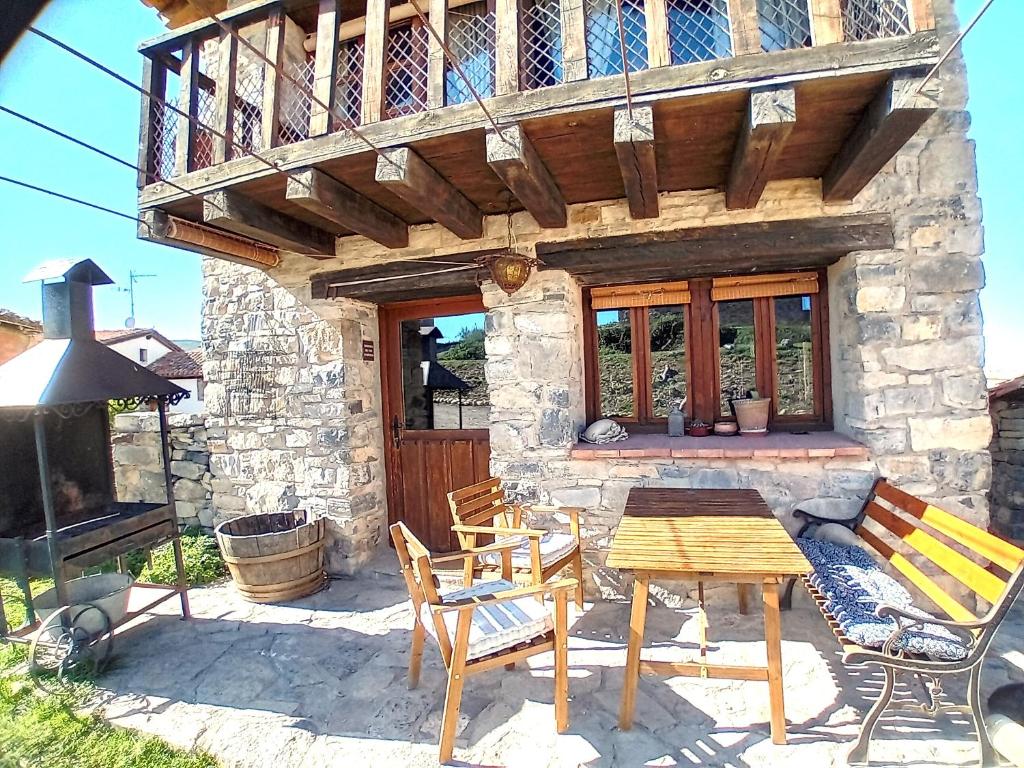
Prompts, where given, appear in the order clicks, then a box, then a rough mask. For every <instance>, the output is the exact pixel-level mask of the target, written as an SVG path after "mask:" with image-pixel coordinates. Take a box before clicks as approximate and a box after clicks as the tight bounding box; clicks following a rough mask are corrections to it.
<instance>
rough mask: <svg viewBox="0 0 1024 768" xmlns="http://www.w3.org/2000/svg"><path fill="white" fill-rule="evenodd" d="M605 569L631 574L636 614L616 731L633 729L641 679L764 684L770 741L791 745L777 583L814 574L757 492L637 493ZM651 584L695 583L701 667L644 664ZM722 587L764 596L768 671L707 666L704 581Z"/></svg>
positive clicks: (632, 620) (635, 490)
mask: <svg viewBox="0 0 1024 768" xmlns="http://www.w3.org/2000/svg"><path fill="white" fill-rule="evenodd" d="M607 564H608V566H609V567H611V568H618V569H620V570H625V571H632V572H633V573H634V575H635V580H634V583H633V608H632V613H631V615H630V620H629V649H628V652H627V654H626V682H625V687H624V688H623V691H622V707H621V709H620V710H619V727H620V728H621V729H623V730H629V729H630V728H631V727H632V725H633V708H634V705H635V703H636V687H637V682H638V681H639V678H640V675H641V674H643V673H651V674H660V675H671V676H676V675H686V676H690V677H705V678H725V679H730V680H764V681H766V682H767V683H768V692H769V700H770V703H771V732H772V742H774V743H775V744H785V743H786V715H785V708H784V702H783V692H782V647H781V646H782V623H781V618H780V615H779V593H778V584H780V583H781V582H782V581H783V580H785V579H787V578H789V577H793V576H801V575H803V574H805V573H808V572H809V571H810V570H811V566H810V563H808V562H807V559H806V558H805V557H804V556H803V553H802V552H801V551H800V549H799V547H797V546H796V544H795V543H794V541H793V539H792V537H791V536H790V535H789V534H788V533H787V532H786V529H785V528H783V527H782V524H781V523H780V522H779V521H778V520H777V519H776V518H775V516H774V515H773V514H772V512H771V510H770V509H768V505H767V504H765V502H764V499H763V498H761V494H759V493H758V492H757V491H754V490H689V489H682V488H633V489H632V490H631V491H630V492H629V497H628V498H627V500H626V510H625V512H624V513H623V516H622V521H621V522H620V523H619V528H618V530H617V531H616V532H615V538H614V540H613V541H612V546H611V551H610V552H609V553H608V560H607ZM651 579H656V580H687V581H696V582H697V584H698V596H699V600H698V606H699V621H700V660H699V661H697V662H691V663H679V662H666V661H658V662H656V661H643V660H641V658H640V648H641V646H642V645H643V640H644V621H645V619H646V616H647V592H648V588H649V585H650V581H651ZM706 581H724V582H731V583H734V584H737V585H741V600H740V605H741V609H742V608H743V604H744V602H745V600H744V599H743V597H744V595H743V592H742V590H743V589H745V587H746V585H749V584H760V585H761V587H762V593H763V595H764V597H763V600H764V633H765V643H766V645H767V647H768V665H767V666H766V667H746V666H731V665H724V664H709V663H708V659H707V613H706V612H705V607H704V582H706Z"/></svg>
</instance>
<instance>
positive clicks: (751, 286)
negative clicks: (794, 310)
mask: <svg viewBox="0 0 1024 768" xmlns="http://www.w3.org/2000/svg"><path fill="white" fill-rule="evenodd" d="M817 292H818V273H817V272H794V273H792V274H788V275H743V276H741V277H716V278H715V279H714V281H713V282H712V284H711V300H712V301H733V300H735V299H757V298H761V297H762V296H809V295H813V294H816V293H817Z"/></svg>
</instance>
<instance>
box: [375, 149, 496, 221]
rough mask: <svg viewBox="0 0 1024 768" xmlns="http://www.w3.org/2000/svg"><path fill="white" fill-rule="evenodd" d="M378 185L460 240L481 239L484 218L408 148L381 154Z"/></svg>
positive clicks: (446, 181)
mask: <svg viewBox="0 0 1024 768" xmlns="http://www.w3.org/2000/svg"><path fill="white" fill-rule="evenodd" d="M384 155H385V157H378V158H377V172H376V175H375V178H376V179H377V182H378V183H379V184H380V185H381V186H383V187H385V188H386V189H388V190H389V191H391V192H393V193H394V194H396V195H398V196H399V197H400V198H402V199H403V200H405V202H407V203H408V204H409V205H411V206H412V207H413V208H415V209H417V210H418V211H419V212H420V213H422V214H423V215H424V216H429V217H430V218H432V219H433V220H434V221H436V222H437V223H438V224H440V225H441V226H443V227H445V228H446V229H448V230H450V231H451V232H453V233H454V234H456V235H458V236H459V237H461V238H462V239H463V240H475V239H477V238H479V237H481V236H482V235H483V232H484V215H483V213H481V212H480V209H479V208H477V207H476V206H475V205H473V203H471V202H470V201H469V200H468V199H467V198H466V196H465V195H463V194H462V193H461V192H459V190H457V189H456V188H455V187H454V186H452V184H451V182H449V181H448V180H447V179H445V178H444V177H442V176H441V174H439V173H438V172H437V171H435V170H434V169H433V168H431V167H430V166H429V165H427V163H426V161H424V160H423V158H422V157H420V156H419V155H417V154H416V153H415V152H413V151H412V150H411V149H410V148H409V147H397V148H395V149H386V150H384Z"/></svg>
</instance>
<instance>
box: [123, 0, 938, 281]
mask: <svg viewBox="0 0 1024 768" xmlns="http://www.w3.org/2000/svg"><path fill="white" fill-rule="evenodd" d="M900 1H901V2H903V3H905V5H906V9H907V10H906V21H905V25H904V27H903V28H901V29H899V30H895V31H888V32H884V33H879V34H880V35H881V36H878V37H877V39H865V37H864V35H863V34H861V33H855V32H851V31H850V30H846V29H844V27H843V24H844V23H846V22H844V21H843V18H844V17H843V13H842V11H841V5H840V3H839V2H838V0H813V2H810V3H809V6H808V14H809V15H808V24H809V26H810V28H811V29H812V33H813V34H812V39H811V40H810V41H809V42H808V41H804V42H802V43H797V42H794V43H793V45H792V46H791V47H789V48H788V49H785V50H773V51H771V52H768V51H767V49H766V48H765V47H763V46H764V45H766V43H764V42H763V41H762V40H761V37H760V35H761V33H760V32H759V31H758V21H757V13H758V11H757V7H756V6H757V4H755V3H752V2H750V1H749V0H728V2H729V17H730V19H731V43H732V44H731V52H732V54H733V55H732V56H731V57H725V58H721V57H720V54H719V55H718V56H719V57H715V56H714V55H709V56H708V60H704V61H697V62H695V63H678V62H677V61H675V60H674V59H673V54H672V51H671V49H670V45H669V41H670V37H671V35H672V34H678V30H677V31H676V32H675V33H673V32H672V30H671V29H669V27H671V25H672V24H673V23H675V22H673V21H672V17H671V16H669V15H667V14H668V11H667V10H666V6H665V5H664V4H663V3H657V2H651V3H650V4H649V7H647V8H646V11H647V13H646V17H645V18H646V25H647V31H646V34H647V38H648V40H649V45H648V47H647V53H646V59H645V61H644V66H643V67H642V68H641V69H640V71H636V72H631V74H630V77H629V81H630V82H629V84H628V90H629V99H628V103H627V98H626V96H627V83H625V82H624V79H623V77H622V76H621V74H620V75H617V76H616V74H615V73H614V71H613V72H610V73H606V72H603V73H598V72H594V71H592V67H593V60H592V58H590V57H592V55H593V51H588V48H587V45H588V43H587V40H586V36H585V35H583V34H582V32H583V25H584V23H585V16H586V13H587V12H588V11H586V9H577V12H573V10H572V9H573V8H574V7H575V6H573V5H572V3H571V2H570V0H563V4H564V5H566V7H564V8H563V9H562V11H563V12H562V14H561V20H560V23H561V24H562V25H563V30H562V31H563V35H562V38H561V39H562V49H561V51H560V52H558V55H560V56H561V59H562V62H563V66H564V71H563V72H562V74H561V75H559V76H558V77H557V78H555V79H553V80H551V81H549V82H543V83H541V85H540V87H538V86H537V84H536V83H533V84H527V82H526V80H524V79H523V78H524V75H523V74H522V72H523V71H524V70H523V67H525V66H526V65H527V63H528V62H527V61H526V60H525V59H524V58H523V57H525V56H527V53H524V50H525V49H524V48H523V45H522V44H523V40H522V39H521V38H522V37H523V35H526V34H528V33H527V32H526V31H524V27H523V26H522V19H521V18H520V14H521V13H522V11H521V9H520V8H519V7H518V3H515V2H500V3H497V4H495V5H494V6H493V9H492V10H491V11H488V13H490V14H491V17H493V20H492V22H489V23H493V25H494V26H493V29H492V32H491V34H493V35H494V38H493V40H494V42H493V45H494V49H493V57H492V58H491V59H489V64H488V66H490V67H491V71H490V74H491V76H492V78H493V79H492V80H491V82H492V86H488V87H487V88H486V89H485V93H484V94H483V96H484V105H483V106H484V107H485V108H486V114H485V112H484V111H483V110H482V109H481V106H480V105H478V104H476V103H474V102H473V101H468V102H465V103H456V102H457V101H458V99H454V100H453V97H452V95H451V93H450V92H449V90H448V88H449V86H450V83H449V84H448V85H446V82H447V81H448V80H450V78H449V77H448V75H449V74H451V73H450V72H449V67H450V66H451V65H450V63H449V62H446V60H445V53H444V51H443V50H442V49H441V48H440V47H439V45H438V44H437V43H436V41H435V40H434V39H433V38H423V39H424V40H425V41H426V42H425V43H424V44H425V45H426V49H425V50H426V51H427V52H426V53H425V54H424V56H425V58H424V59H423V60H422V62H421V63H420V64H417V67H421V68H420V69H414V70H409V72H410V73H411V74H410V75H409V77H411V78H412V80H413V81H415V82H413V83H412V86H413V87H414V90H415V93H414V94H413V96H411V97H410V98H413V99H414V102H413V103H412V104H411V105H409V104H405V105H396V104H392V103H391V101H389V99H390V100H393V99H394V98H395V97H394V94H393V93H391V92H390V91H388V86H387V83H388V79H387V78H388V77H391V75H390V74H389V73H390V72H391V71H392V69H393V67H394V66H397V64H396V63H395V62H393V61H391V60H390V59H389V58H388V57H389V56H391V55H392V54H391V53H389V50H390V49H388V48H387V46H388V41H389V40H390V39H391V31H393V30H394V29H397V28H398V27H396V26H395V25H396V24H404V23H405V21H404V20H409V19H412V17H413V16H414V14H413V13H412V11H410V10H408V8H407V7H406V6H407V5H409V4H399V5H396V6H393V7H392V8H391V9H390V10H389V11H387V12H385V10H384V9H385V5H384V4H383V0H367V2H366V9H365V15H363V16H358V15H356V16H352V14H353V13H357V14H358V10H353V9H352V8H344V9H343V7H342V6H341V4H340V2H338V0H319V1H318V2H314V1H313V0H256V1H255V2H250V3H248V4H245V5H242V6H239V7H237V8H235V9H232V10H228V11H225V12H224V13H222V14H221V15H220V18H221V19H222V20H223V21H224V22H225V23H226V24H227V25H228V26H229V27H230V28H231V34H230V35H229V34H226V33H224V32H223V31H222V30H220V29H219V28H218V27H216V26H215V25H214V22H212V21H209V20H200V21H196V22H195V23H192V24H188V25H186V26H183V27H181V28H180V29H178V30H176V31H175V32H173V33H169V34H167V35H163V36H161V37H159V38H157V39H155V40H152V41H149V42H147V43H145V44H143V46H141V48H140V50H141V52H142V53H143V55H144V57H145V64H146V66H145V69H144V83H143V85H144V86H145V87H146V88H147V89H148V90H150V91H151V92H152V93H154V94H155V95H156V96H158V97H161V98H163V97H167V98H172V97H173V98H176V99H177V100H178V103H179V105H181V107H182V109H184V110H185V111H186V112H187V113H188V114H190V115H195V116H196V117H197V119H200V120H201V121H202V120H206V121H212V124H213V127H214V128H215V129H216V130H217V131H220V132H222V133H223V134H224V135H225V136H227V137H228V139H229V140H230V141H233V142H234V143H235V144H234V145H231V146H229V145H228V142H225V141H224V140H222V139H220V138H218V137H217V136H215V135H211V134H210V132H209V131H207V130H206V129H205V128H203V127H202V125H203V123H202V122H200V124H198V125H197V124H194V123H191V122H190V121H188V120H185V119H180V120H177V123H176V126H177V127H176V136H175V137H171V136H170V135H169V134H167V133H162V132H161V131H163V130H165V129H163V128H162V126H163V125H165V124H166V121H167V119H168V116H167V114H165V112H166V110H165V109H164V108H163V107H162V106H161V105H160V104H159V103H158V102H157V101H156V99H149V98H146V99H144V101H143V105H142V113H141V114H142V118H141V141H140V145H141V149H140V165H141V167H142V168H143V171H144V172H143V173H142V174H140V178H139V188H140V189H139V206H140V208H141V209H142V210H143V211H144V212H151V211H162V212H163V213H165V214H167V215H170V216H175V217H177V218H179V219H183V220H186V221H191V222H195V223H198V224H202V225H206V226H209V227H211V228H214V229H218V230H223V231H227V232H231V233H233V234H235V235H241V236H243V237H246V238H249V239H251V240H252V241H254V242H256V243H257V244H260V243H262V244H267V245H268V246H271V247H274V248H276V249H279V250H283V251H289V252H293V253H299V254H303V255H306V256H308V257H313V258H325V257H326V258H330V257H332V256H334V254H335V253H337V252H339V249H340V248H342V244H343V242H344V240H345V238H347V237H350V236H359V237H363V238H368V239H370V240H373V241H376V242H377V243H379V244H380V245H381V246H383V247H384V248H387V249H393V250H401V249H404V248H406V247H407V246H408V242H409V241H408V227H409V225H418V224H425V223H429V222H437V223H439V224H440V225H441V226H443V227H444V228H446V229H448V230H450V231H451V232H453V233H454V234H455V235H457V236H458V237H459V238H462V239H464V240H467V241H474V240H477V239H479V238H480V237H481V234H482V233H483V218H484V217H485V216H489V215H495V214H499V213H502V212H504V210H505V209H506V208H507V207H508V206H509V205H510V203H509V200H510V194H511V208H512V209H513V210H527V211H529V213H530V214H531V215H532V217H533V218H534V219H535V220H536V221H537V223H538V224H539V225H540V226H541V227H542V228H544V229H548V230H558V229H561V228H564V227H565V226H566V222H567V215H566V210H567V206H571V205H573V204H579V203H587V202H594V201H598V200H612V199H620V198H625V199H626V200H627V201H628V204H629V212H630V215H631V216H632V217H633V218H637V219H641V218H651V217H656V216H658V215H659V213H660V210H659V208H660V206H659V199H658V196H659V193H665V192H673V191H680V190H698V189H714V188H719V189H723V190H724V191H725V193H726V202H727V206H728V207H729V208H750V207H754V206H756V205H757V204H758V201H759V199H760V197H761V193H762V191H763V190H764V188H765V186H766V185H767V184H769V183H771V182H773V181H779V180H786V179H797V178H821V179H822V190H823V191H822V194H823V198H824V199H825V200H829V201H832V200H850V199H852V198H853V197H854V196H855V195H856V194H857V193H858V192H859V191H860V190H861V189H863V188H864V186H865V185H867V184H868V183H869V182H870V180H871V179H872V178H873V177H874V176H875V174H876V173H877V172H878V171H879V170H880V169H881V167H882V166H883V165H884V164H885V163H886V162H887V161H888V160H889V159H890V158H891V157H892V156H893V155H894V154H895V153H896V152H897V151H898V150H899V149H900V148H901V147H902V146H903V145H904V143H905V142H906V141H907V140H908V139H909V138H910V137H911V136H912V135H913V134H914V132H915V131H916V130H917V129H918V128H919V127H920V126H921V124H922V123H923V122H924V121H925V120H926V119H927V118H928V117H929V116H930V115H931V114H932V113H933V112H934V111H935V109H936V108H937V97H938V90H937V85H936V84H935V82H934V81H932V82H931V83H930V84H929V86H928V87H925V88H921V83H922V77H923V74H924V72H925V71H926V70H927V69H928V68H929V67H931V66H932V65H934V64H935V63H936V62H937V60H938V56H939V44H938V38H937V35H936V32H935V31H934V19H933V16H932V12H931V5H930V0H900ZM462 4H463V3H462V2H461V1H460V0H450V2H448V3H447V4H445V3H438V2H434V3H429V4H426V5H429V6H430V10H431V11H432V13H433V16H434V21H433V22H432V23H433V24H434V26H435V27H438V29H439V30H440V31H441V32H442V33H445V29H446V28H447V27H446V16H445V8H446V7H447V8H448V9H449V12H450V10H451V9H452V8H456V7H458V6H460V5H462ZM569 6H572V7H569ZM409 7H410V8H411V6H409ZM388 17H389V18H388ZM491 17H488V18H491ZM389 20H390V26H389ZM261 30H265V35H266V37H265V40H266V42H265V44H264V50H265V52H266V55H267V56H268V58H269V59H270V60H271V61H273V62H276V64H275V66H269V65H266V64H264V63H263V62H257V61H256V60H255V59H254V57H253V56H252V54H251V52H250V51H248V50H247V46H248V45H249V43H248V42H247V40H248V38H251V39H255V40H262V39H263V38H260V37H259V35H261V34H263V32H262V31H261ZM516 30H518V32H516ZM297 33H305V34H306V36H307V39H306V43H305V46H304V48H305V53H304V54H303V53H302V52H301V51H296V50H291V53H290V54H287V55H291V56H292V57H293V58H292V59H286V58H285V56H286V53H285V50H286V49H287V47H288V45H289V43H286V42H285V40H286V39H288V40H292V41H293V42H292V43H291V45H292V48H293V49H294V39H295V35H296V34H297ZM423 34H425V33H423ZM253 35H256V36H257V37H253ZM246 36H248V38H247V37H246ZM867 37H871V35H867ZM214 42H216V45H212V43H214ZM353 42H357V43H359V46H361V47H360V48H359V49H358V50H359V51H362V53H360V54H359V56H360V57H361V58H359V62H360V66H361V68H362V72H361V75H359V76H358V77H357V76H356V75H353V74H351V73H349V72H348V71H347V70H346V71H344V72H343V71H342V69H341V68H342V67H343V65H344V66H347V65H346V64H345V62H347V61H350V60H351V59H350V58H346V56H349V57H350V56H351V55H353V54H350V53H346V51H347V50H348V49H347V48H346V46H350V45H351V44H353ZM211 46H212V47H211ZM213 49H217V50H219V51H220V53H219V54H217V55H218V56H219V57H220V59H221V61H223V62H226V65H225V66H222V67H218V68H217V69H216V71H215V74H216V77H209V76H206V75H205V74H203V71H202V69H201V68H200V66H199V63H200V59H202V58H203V57H204V56H209V55H212V54H209V53H208V51H210V50H213ZM353 50H355V49H353ZM403 55H404V54H403ZM295 56H305V61H306V62H307V64H306V66H307V67H309V68H310V70H309V71H310V75H309V77H310V82H311V83H312V86H311V87H310V91H309V92H303V91H302V90H301V89H299V88H297V87H296V86H295V85H294V83H292V82H291V81H290V80H286V79H285V77H284V75H282V72H283V71H284V70H285V69H287V67H286V66H285V64H286V63H287V64H288V66H289V67H294V66H298V64H297V62H298V61H299V59H295V58H294V57H295ZM243 60H244V61H247V62H248V63H247V64H245V65H244V66H246V67H249V69H246V70H244V71H243V68H242V67H243V64H242V62H243ZM254 62H255V63H254ZM254 66H255V67H256V70H252V67H254ZM253 71H257V72H258V71H262V73H263V74H262V81H261V82H262V84H261V86H260V99H258V100H256V101H253V100H252V97H251V96H247V95H246V92H245V90H244V88H243V84H242V83H243V80H246V81H251V80H253V78H252V77H251V75H252V72H253ZM169 73H172V74H175V75H177V76H178V83H179V87H178V92H177V93H171V92H170V91H169V90H168V83H169V82H170V81H169V79H168V74H169ZM602 74H603V75H604V76H600V75H602ZM552 77H554V76H552ZM416 78H422V82H420V81H419V80H417V79H416ZM332 83H334V84H336V85H337V87H336V88H334V89H332V88H331V87H330V86H331V84H332ZM250 85H251V84H250ZM342 86H344V87H342ZM346 89H347V90H346ZM418 89H422V92H421V91H420V90H418ZM310 94H312V96H311V95H310ZM389 94H390V95H389ZM210 99H213V100H214V101H215V108H214V110H213V113H212V116H211V115H210V114H208V113H206V112H203V110H204V104H208V103H209V100H210ZM303 99H304V100H305V101H304V102H303ZM346 99H348V101H346ZM319 102H323V103H322V104H321V103H319ZM296 104H298V106H296ZM303 104H304V106H303ZM389 104H390V106H389ZM232 105H233V106H232ZM324 105H326V106H327V107H328V108H329V109H330V111H331V114H328V110H327V109H325V108H324ZM303 110H305V111H303ZM257 118H258V119H257ZM342 118H344V119H342ZM247 121H248V122H247ZM286 128H287V130H286ZM355 131H358V135H357V134H356V132H355ZM238 144H241V145H242V146H241V147H239V146H237V145H238ZM371 144H372V146H373V149H371V148H370V146H369V145H371ZM168 148H170V149H168ZM167 151H173V153H174V157H173V158H167V157H162V156H161V154H160V153H161V152H164V153H166V152H167ZM375 152H376V154H375ZM172 160H173V162H172ZM165 178H166V179H168V180H172V181H173V182H174V184H175V186H177V187H184V188H185V189H188V190H190V194H186V193H184V192H182V191H181V190H180V189H176V188H175V187H173V186H171V185H170V184H168V183H166V182H165V181H164V180H163V179H165ZM208 201H218V202H219V203H221V204H223V205H222V208H221V209H219V210H218V209H214V210H211V206H209V205H205V206H204V202H208ZM204 209H205V210H204ZM225 209H226V210H225ZM254 213H255V214H257V215H255V216H254V215H253V214H254ZM254 222H255V223H254ZM263 223H265V224H266V226H262V224H263ZM257 224H260V225H261V226H257ZM140 236H141V237H144V238H147V237H150V233H149V231H148V230H143V231H141V232H140ZM339 238H340V239H339ZM331 245H333V246H334V248H333V249H332V248H331V247H330V246H331ZM230 255H231V254H229V256H230ZM263 266H265V265H263Z"/></svg>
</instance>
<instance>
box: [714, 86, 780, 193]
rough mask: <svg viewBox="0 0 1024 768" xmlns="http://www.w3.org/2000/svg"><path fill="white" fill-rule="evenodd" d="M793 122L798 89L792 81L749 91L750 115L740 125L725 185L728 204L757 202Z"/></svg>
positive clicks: (748, 111)
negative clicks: (788, 83) (787, 83)
mask: <svg viewBox="0 0 1024 768" xmlns="http://www.w3.org/2000/svg"><path fill="white" fill-rule="evenodd" d="M794 126H796V90H795V89H794V88H793V86H792V85H773V86H767V87H764V88H755V89H754V90H752V91H751V92H750V98H749V99H748V102H747V119H746V120H745V121H744V123H743V125H742V127H741V128H740V137H739V140H738V141H737V142H736V150H735V152H734V154H733V158H732V168H731V170H730V172H729V181H728V184H727V186H726V189H725V207H726V208H753V207H755V206H756V205H757V201H758V200H760V199H761V193H762V192H763V191H764V187H765V184H767V183H768V179H769V177H770V176H771V173H772V169H773V168H774V166H775V161H776V160H777V159H778V157H779V155H780V154H781V153H782V149H783V147H785V144H786V140H787V139H788V138H789V135H790V133H792V132H793V128H794Z"/></svg>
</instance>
